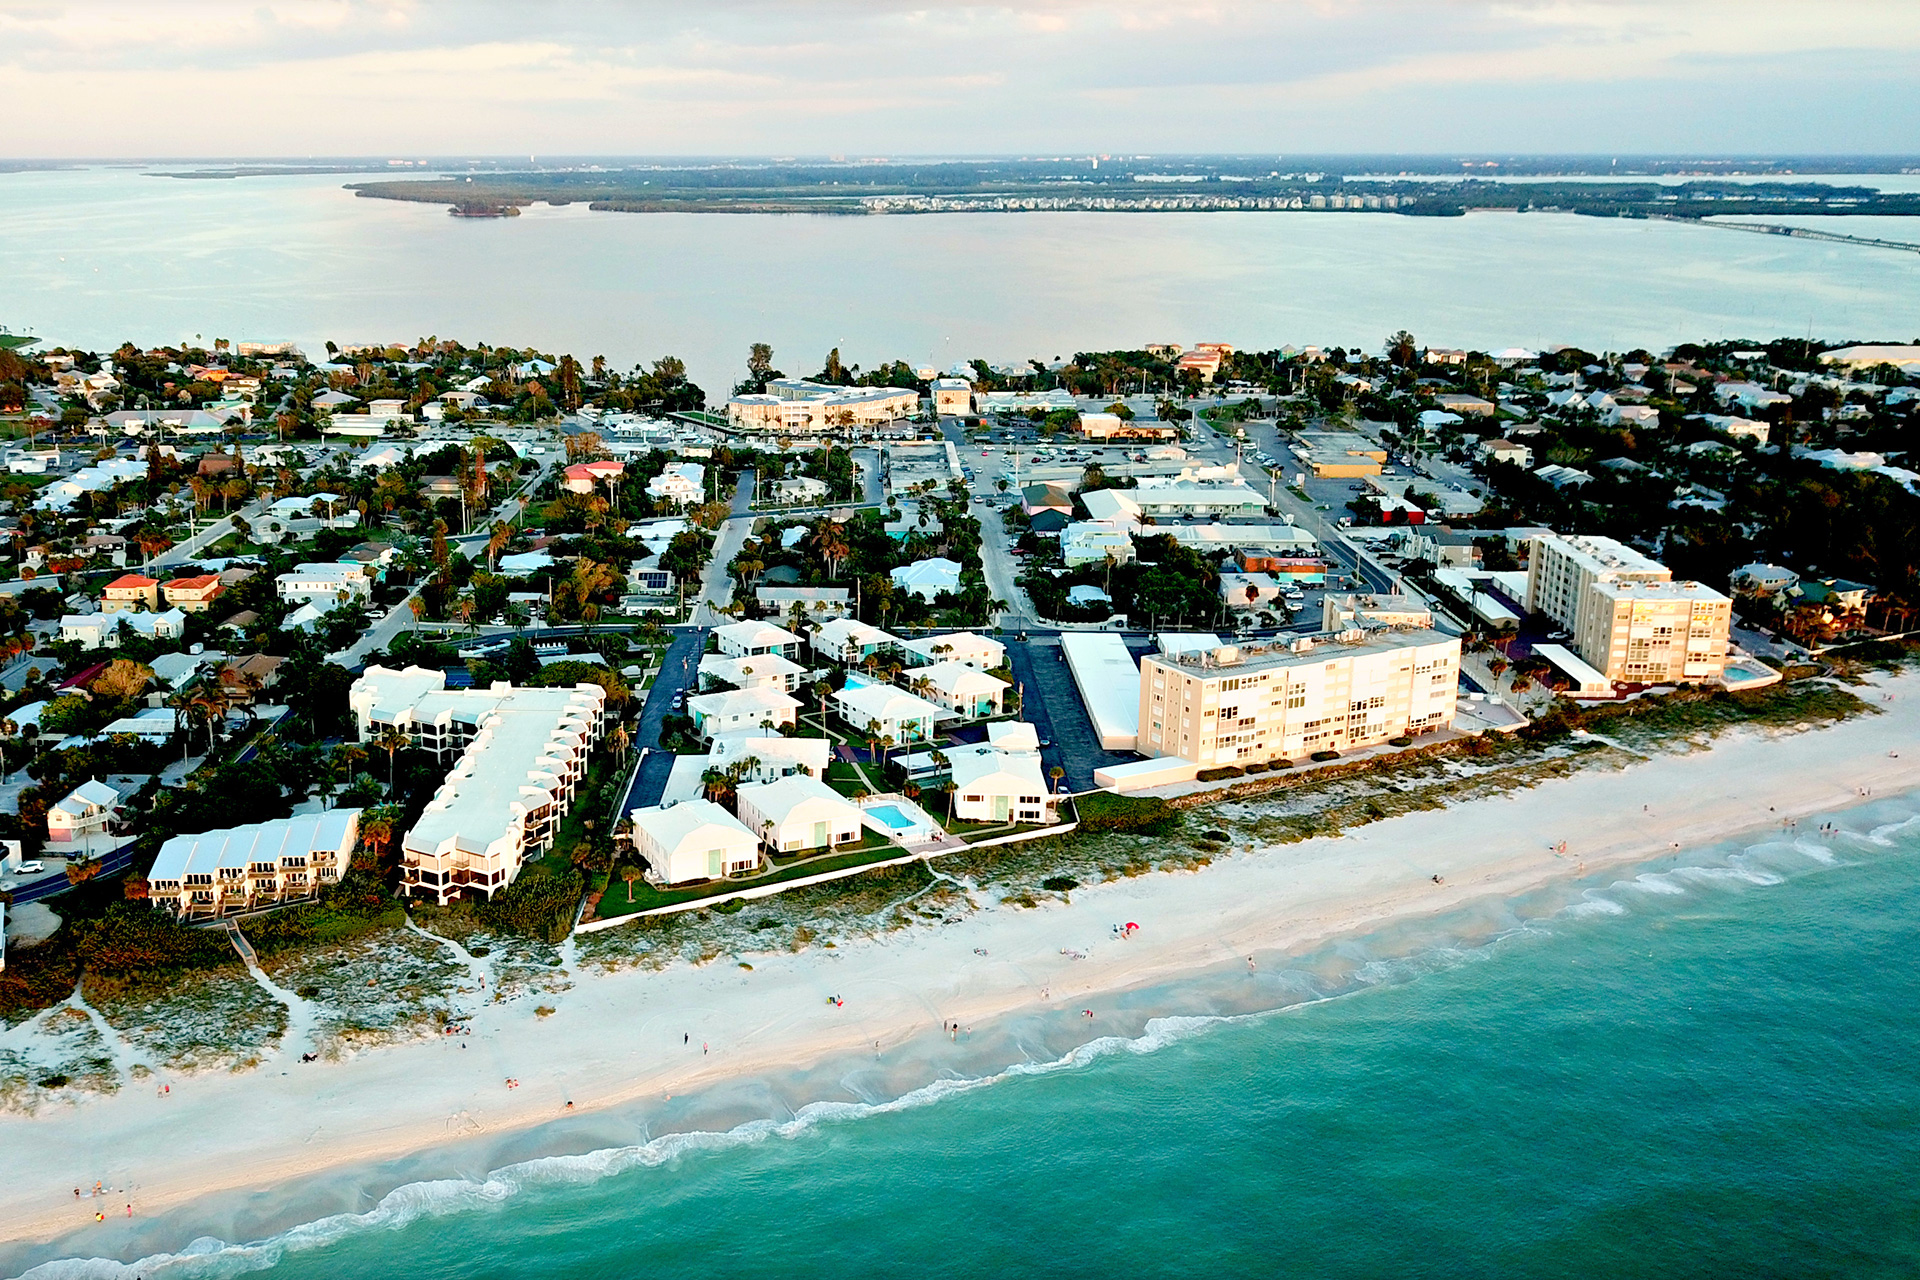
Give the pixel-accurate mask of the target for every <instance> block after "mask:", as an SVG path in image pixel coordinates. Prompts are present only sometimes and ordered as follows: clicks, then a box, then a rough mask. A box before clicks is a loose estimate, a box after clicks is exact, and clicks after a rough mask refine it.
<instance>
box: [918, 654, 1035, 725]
mask: <svg viewBox="0 0 1920 1280" xmlns="http://www.w3.org/2000/svg"><path fill="white" fill-rule="evenodd" d="M912 680H913V688H914V690H915V691H916V692H918V693H919V694H920V695H921V696H922V697H925V698H926V699H927V700H928V701H931V702H937V703H939V704H940V705H941V706H943V707H946V708H948V709H949V710H951V711H954V712H956V713H958V714H959V715H960V716H962V717H963V718H965V719H968V720H979V719H981V718H983V717H986V716H997V715H999V714H1000V707H1001V700H1002V699H1003V698H1005V697H1006V693H1007V690H1008V689H1009V688H1011V687H1012V686H1010V685H1009V684H1008V683H1007V682H1006V681H1005V680H1002V679H1000V678H999V677H998V676H990V675H988V674H987V673H986V672H984V671H976V670H974V669H973V668H972V667H970V666H968V665H967V664H966V663H964V662H936V663H934V664H933V665H932V666H930V667H922V668H920V669H919V670H917V671H915V672H914V673H913V677H912Z"/></svg>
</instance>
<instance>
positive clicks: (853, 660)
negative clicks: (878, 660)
mask: <svg viewBox="0 0 1920 1280" xmlns="http://www.w3.org/2000/svg"><path fill="white" fill-rule="evenodd" d="M899 644H900V641H899V640H898V639H896V638H895V637H893V636H891V635H889V634H887V633H886V632H885V631H882V630H881V629H880V628H878V627H876V626H872V625H870V624H868V623H865V622H862V621H860V620H859V619H858V618H835V619H834V620H833V621H831V622H828V623H826V624H824V625H823V626H820V627H816V628H815V629H814V632H813V634H812V635H811V636H810V637H808V639H807V645H808V647H809V648H811V649H812V650H813V654H814V656H815V657H816V658H824V659H827V660H828V661H830V662H837V663H839V664H841V665H842V666H847V667H856V666H859V665H860V664H861V663H863V662H865V661H866V660H867V659H868V658H871V657H874V656H875V655H877V654H880V653H883V652H884V651H886V650H888V649H891V648H895V647H898V646H899Z"/></svg>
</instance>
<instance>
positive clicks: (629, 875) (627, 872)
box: [620, 863, 645, 906]
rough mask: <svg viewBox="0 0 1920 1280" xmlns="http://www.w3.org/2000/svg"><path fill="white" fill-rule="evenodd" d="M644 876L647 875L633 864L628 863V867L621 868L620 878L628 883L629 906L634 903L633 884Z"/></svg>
mask: <svg viewBox="0 0 1920 1280" xmlns="http://www.w3.org/2000/svg"><path fill="white" fill-rule="evenodd" d="M643 874H645V873H644V872H642V871H641V870H640V868H639V867H636V866H634V865H633V864H632V863H628V864H627V865H626V866H624V867H622V868H620V878H621V879H622V880H625V881H626V882H627V903H628V905H629V906H631V905H632V903H633V882H634V881H636V880H638V879H640V877H641V876H642V875H643Z"/></svg>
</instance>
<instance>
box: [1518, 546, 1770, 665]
mask: <svg viewBox="0 0 1920 1280" xmlns="http://www.w3.org/2000/svg"><path fill="white" fill-rule="evenodd" d="M1528 548H1529V551H1528V559H1527V609H1528V611H1529V612H1531V613H1543V614H1545V615H1547V617H1549V618H1551V619H1553V620H1554V621H1555V622H1557V623H1559V624H1560V625H1561V626H1562V627H1565V628H1566V629H1567V631H1568V633H1569V634H1571V635H1572V636H1573V649H1574V652H1575V653H1577V654H1579V656H1580V658H1581V660H1582V661H1584V662H1586V663H1587V664H1588V665H1589V666H1591V667H1593V668H1594V669H1595V670H1597V671H1599V672H1600V673H1601V674H1603V675H1605V676H1606V678H1607V679H1608V680H1612V681H1623V682H1627V683H1632V684H1666V683H1670V682H1678V681H1691V680H1718V679H1720V677H1721V675H1722V673H1723V672H1724V671H1725V670H1726V665H1727V644H1728V631H1729V629H1730V628H1731V627H1732V625H1733V602H1732V601H1731V600H1729V599H1728V598H1727V597H1726V596H1723V595H1721V594H1720V593H1719V592H1718V591H1715V590H1714V589H1713V588H1711V587H1708V586H1704V585H1702V584H1701V583H1698V582H1675V581H1674V580H1673V571H1672V570H1671V569H1669V568H1667V567H1666V566H1665V565H1663V564H1661V563H1660V562H1659V561H1657V560H1654V559H1651V558H1650V557H1648V556H1645V555H1642V554H1641V553H1640V552H1638V551H1636V550H1634V549H1633V548H1632V547H1629V546H1627V545H1626V544H1625V543H1623V542H1616V541H1615V540H1614V539H1612V538H1598V537H1594V538H1578V537H1563V536H1561V535H1559V534H1535V535H1534V536H1533V537H1532V538H1531V539H1529V541H1528Z"/></svg>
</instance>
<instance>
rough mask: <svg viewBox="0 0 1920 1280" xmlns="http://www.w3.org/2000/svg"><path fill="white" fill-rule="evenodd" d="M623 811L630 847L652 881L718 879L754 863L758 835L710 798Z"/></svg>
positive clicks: (757, 854) (670, 882)
mask: <svg viewBox="0 0 1920 1280" xmlns="http://www.w3.org/2000/svg"><path fill="white" fill-rule="evenodd" d="M627 816H628V818H630V819H631V820H632V822H633V848H634V852H636V853H638V854H639V855H640V858H641V860H642V861H643V862H644V863H645V864H646V876H647V880H648V881H649V882H650V883H652V884H656V885H661V886H667V885H677V884H692V883H693V882H694V881H696V880H718V879H721V878H722V877H724V876H731V875H739V874H740V873H742V872H746V871H752V870H754V869H755V868H756V867H758V866H759V865H760V838H759V836H757V835H755V834H754V833H753V832H751V831H749V830H747V828H746V826H745V825H743V824H742V823H741V821H740V819H738V818H736V817H734V816H733V815H732V814H730V813H728V812H727V811H726V810H725V809H723V808H721V807H720V806H719V805H717V804H715V803H714V802H713V801H711V800H682V801H680V802H679V803H677V804H674V805H671V806H668V807H666V808H661V807H659V806H654V807H651V808H645V809H635V810H633V812H631V813H629V814H628V815H627ZM609 892H611V890H609Z"/></svg>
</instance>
